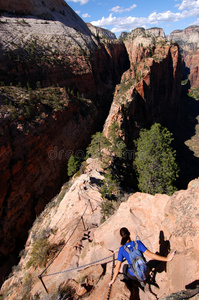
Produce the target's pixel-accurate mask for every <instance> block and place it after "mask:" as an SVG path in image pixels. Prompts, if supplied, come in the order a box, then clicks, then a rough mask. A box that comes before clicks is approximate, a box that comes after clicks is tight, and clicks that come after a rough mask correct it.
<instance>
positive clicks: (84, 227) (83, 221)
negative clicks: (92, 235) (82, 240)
mask: <svg viewBox="0 0 199 300" xmlns="http://www.w3.org/2000/svg"><path fill="white" fill-rule="evenodd" d="M81 219H82V223H83V226H84V230H85V231H86V230H87V229H86V226H85V223H84V220H83V217H82V216H81Z"/></svg>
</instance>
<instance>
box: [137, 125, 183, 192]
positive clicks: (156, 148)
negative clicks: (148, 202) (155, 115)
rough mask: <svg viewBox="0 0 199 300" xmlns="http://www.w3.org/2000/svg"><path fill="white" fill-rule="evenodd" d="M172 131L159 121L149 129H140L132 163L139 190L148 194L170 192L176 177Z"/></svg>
mask: <svg viewBox="0 0 199 300" xmlns="http://www.w3.org/2000/svg"><path fill="white" fill-rule="evenodd" d="M172 140H173V138H172V133H170V132H169V130H168V129H167V128H164V127H162V126H161V125H160V124H159V123H155V124H154V125H152V126H151V129H150V130H146V129H144V130H141V131H140V137H139V138H138V139H137V141H136V142H135V145H136V146H137V152H136V158H135V161H134V165H135V167H136V170H137V173H138V187H139V189H140V191H142V192H145V193H150V194H155V193H166V194H169V195H170V194H172V193H173V192H174V191H175V190H176V188H175V186H174V182H175V180H176V178H177V177H178V171H179V170H178V166H177V163H176V152H175V150H173V148H172V147H171V142H172Z"/></svg>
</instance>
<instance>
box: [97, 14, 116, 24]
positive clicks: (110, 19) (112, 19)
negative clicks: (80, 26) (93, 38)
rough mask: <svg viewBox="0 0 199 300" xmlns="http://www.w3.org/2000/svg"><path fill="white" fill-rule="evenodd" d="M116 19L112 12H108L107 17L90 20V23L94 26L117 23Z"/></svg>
mask: <svg viewBox="0 0 199 300" xmlns="http://www.w3.org/2000/svg"><path fill="white" fill-rule="evenodd" d="M117 19H119V18H116V17H113V14H110V15H109V16H108V17H107V18H105V17H102V18H101V20H98V21H92V22H91V24H92V25H94V26H99V27H100V26H102V27H103V26H106V25H113V24H115V23H117Z"/></svg>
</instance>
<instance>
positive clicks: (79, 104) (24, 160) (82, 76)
mask: <svg viewBox="0 0 199 300" xmlns="http://www.w3.org/2000/svg"><path fill="white" fill-rule="evenodd" d="M30 2H31V3H32V5H33V4H34V5H35V6H34V5H33V6H34V7H32V6H29V7H27V9H29V10H30V11H28V12H27V11H26V9H25V8H23V5H24V6H25V5H26V3H25V2H23V1H22V2H21V3H20V5H19V7H18V10H17V12H18V13H21V11H19V10H20V9H21V10H22V9H24V11H23V12H24V13H31V14H33V13H34V11H37V8H38V10H39V11H40V6H38V7H37V5H39V4H41V5H43V4H42V2H41V3H40V2H39V1H30ZM13 3H14V1H13V2H11V1H8V2H7V5H11V4H13ZM28 3H29V2H28ZM45 3H46V7H48V5H47V4H49V3H51V4H52V5H53V4H54V2H50V1H48V2H47V1H45ZM56 3H57V5H61V3H62V2H60V3H59V2H56ZM64 3H65V2H64ZM1 4H2V5H3V4H4V3H1ZM49 5H50V4H49ZM63 5H64V7H65V9H68V6H67V4H63ZM46 7H45V8H46ZM33 8H34V9H33ZM1 9H4V10H7V9H8V8H6V7H4V8H3V7H2V6H1ZM13 9H14V7H13ZM56 9H57V8H56ZM56 9H55V11H54V9H52V13H55V12H56ZM70 11H71V9H70V8H69V10H68V15H65V16H64V14H61V16H62V17H63V18H65V21H62V20H61V21H60V19H59V21H58V19H56V21H52V20H48V21H47V20H45V21H44V20H41V19H38V18H35V17H32V16H30V15H29V16H28V18H26V17H27V15H24V16H23V17H19V16H16V15H14V16H12V17H8V16H6V17H5V16H2V17H1V30H0V36H1V43H2V44H1V49H0V68H1V74H0V81H1V82H4V83H5V84H7V85H18V84H19V83H20V85H22V86H27V85H28V86H29V87H31V88H33V89H34V88H35V87H36V85H37V83H38V82H39V84H40V85H41V86H42V87H49V86H53V85H54V86H56V85H58V86H59V87H63V86H64V87H65V88H66V90H67V89H69V90H70V91H71V93H72V94H73V95H74V94H75V95H77V94H78V95H82V96H81V97H83V99H84V100H85V99H87V101H85V102H84V100H83V101H80V100H77V99H76V97H75V96H73V97H71V99H70V100H71V101H70V102H69V104H68V105H66V106H65V107H64V109H63V110H62V111H57V112H55V113H52V114H49V115H48V117H47V118H45V121H44V123H42V124H40V125H39V124H37V125H36V126H30V127H29V128H27V126H25V127H24V128H25V129H21V125H20V124H18V122H14V121H12V120H10V119H9V118H8V114H6V113H5V114H4V115H2V114H1V116H3V117H2V119H1V120H0V122H1V125H2V127H1V131H2V134H1V137H0V164H1V168H0V169H1V171H0V172H1V173H0V176H1V180H0V182H1V183H0V185H1V196H0V213H1V229H0V241H1V247H0V265H1V271H2V272H1V274H2V276H3V277H4V278H5V276H6V274H7V273H8V269H7V270H6V268H5V265H4V263H6V265H9V266H10V265H13V261H14V257H15V258H16V256H18V254H17V255H16V253H18V250H19V249H20V248H21V247H22V245H23V244H24V242H25V239H26V236H27V231H28V228H29V227H30V225H31V224H32V222H33V221H34V218H35V216H36V215H37V214H38V213H39V212H41V210H42V209H43V207H44V205H45V204H46V202H47V201H49V199H51V198H52V197H54V196H55V194H56V193H57V191H58V189H59V188H60V186H61V184H62V183H63V182H64V181H65V180H66V178H67V175H66V174H67V161H68V158H69V156H70V153H71V151H72V152H74V153H76V151H78V150H79V151H80V155H81V153H82V152H83V151H84V150H85V148H86V146H87V144H88V143H89V141H90V136H91V135H92V134H93V133H94V132H95V131H96V130H99V129H101V128H102V126H103V123H104V120H105V118H106V116H107V113H108V110H109V108H110V104H111V101H112V97H113V96H112V95H113V91H114V87H115V85H116V83H119V82H120V78H121V75H122V73H123V72H124V71H125V70H126V69H127V68H128V67H129V60H128V55H127V52H126V49H125V47H124V45H123V44H121V43H118V42H117V41H116V42H115V43H111V44H99V43H98V41H97V40H96V39H95V38H94V36H93V35H92V33H91V32H90V30H89V29H88V27H87V26H86V25H85V24H84V22H83V21H82V20H81V22H80V20H79V19H78V18H76V17H75V13H74V14H73V13H72V14H71V12H70ZM41 12H42V10H41ZM34 14H35V13H34ZM35 15H36V14H35ZM73 24H76V25H74V26H73ZM15 97H16V95H15V94H13V95H12V98H13V101H14V99H15ZM61 98H62V96H61V93H60V99H57V100H58V102H59V100H60V101H61ZM77 98H78V97H77ZM88 99H89V100H88ZM2 101H3V99H1V105H3V102H2ZM1 108H2V106H1ZM37 109H39V108H38V107H37ZM22 119H23V117H22ZM28 122H30V123H31V120H29V121H28ZM22 128H23V126H22ZM49 155H52V157H49ZM51 158H52V159H51ZM22 228H23V229H22ZM11 258H13V259H11Z"/></svg>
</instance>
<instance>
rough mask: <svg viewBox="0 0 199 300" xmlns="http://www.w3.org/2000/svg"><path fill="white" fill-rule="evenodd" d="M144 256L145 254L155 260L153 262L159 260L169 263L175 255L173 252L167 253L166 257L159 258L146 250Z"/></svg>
mask: <svg viewBox="0 0 199 300" xmlns="http://www.w3.org/2000/svg"><path fill="white" fill-rule="evenodd" d="M144 254H146V255H147V256H148V257H150V258H152V259H155V260H160V261H171V260H172V259H173V257H174V255H175V251H173V252H171V253H169V254H168V255H167V256H166V257H165V256H161V255H158V254H155V253H153V252H151V251H149V250H148V249H146V251H145V252H144Z"/></svg>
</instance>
